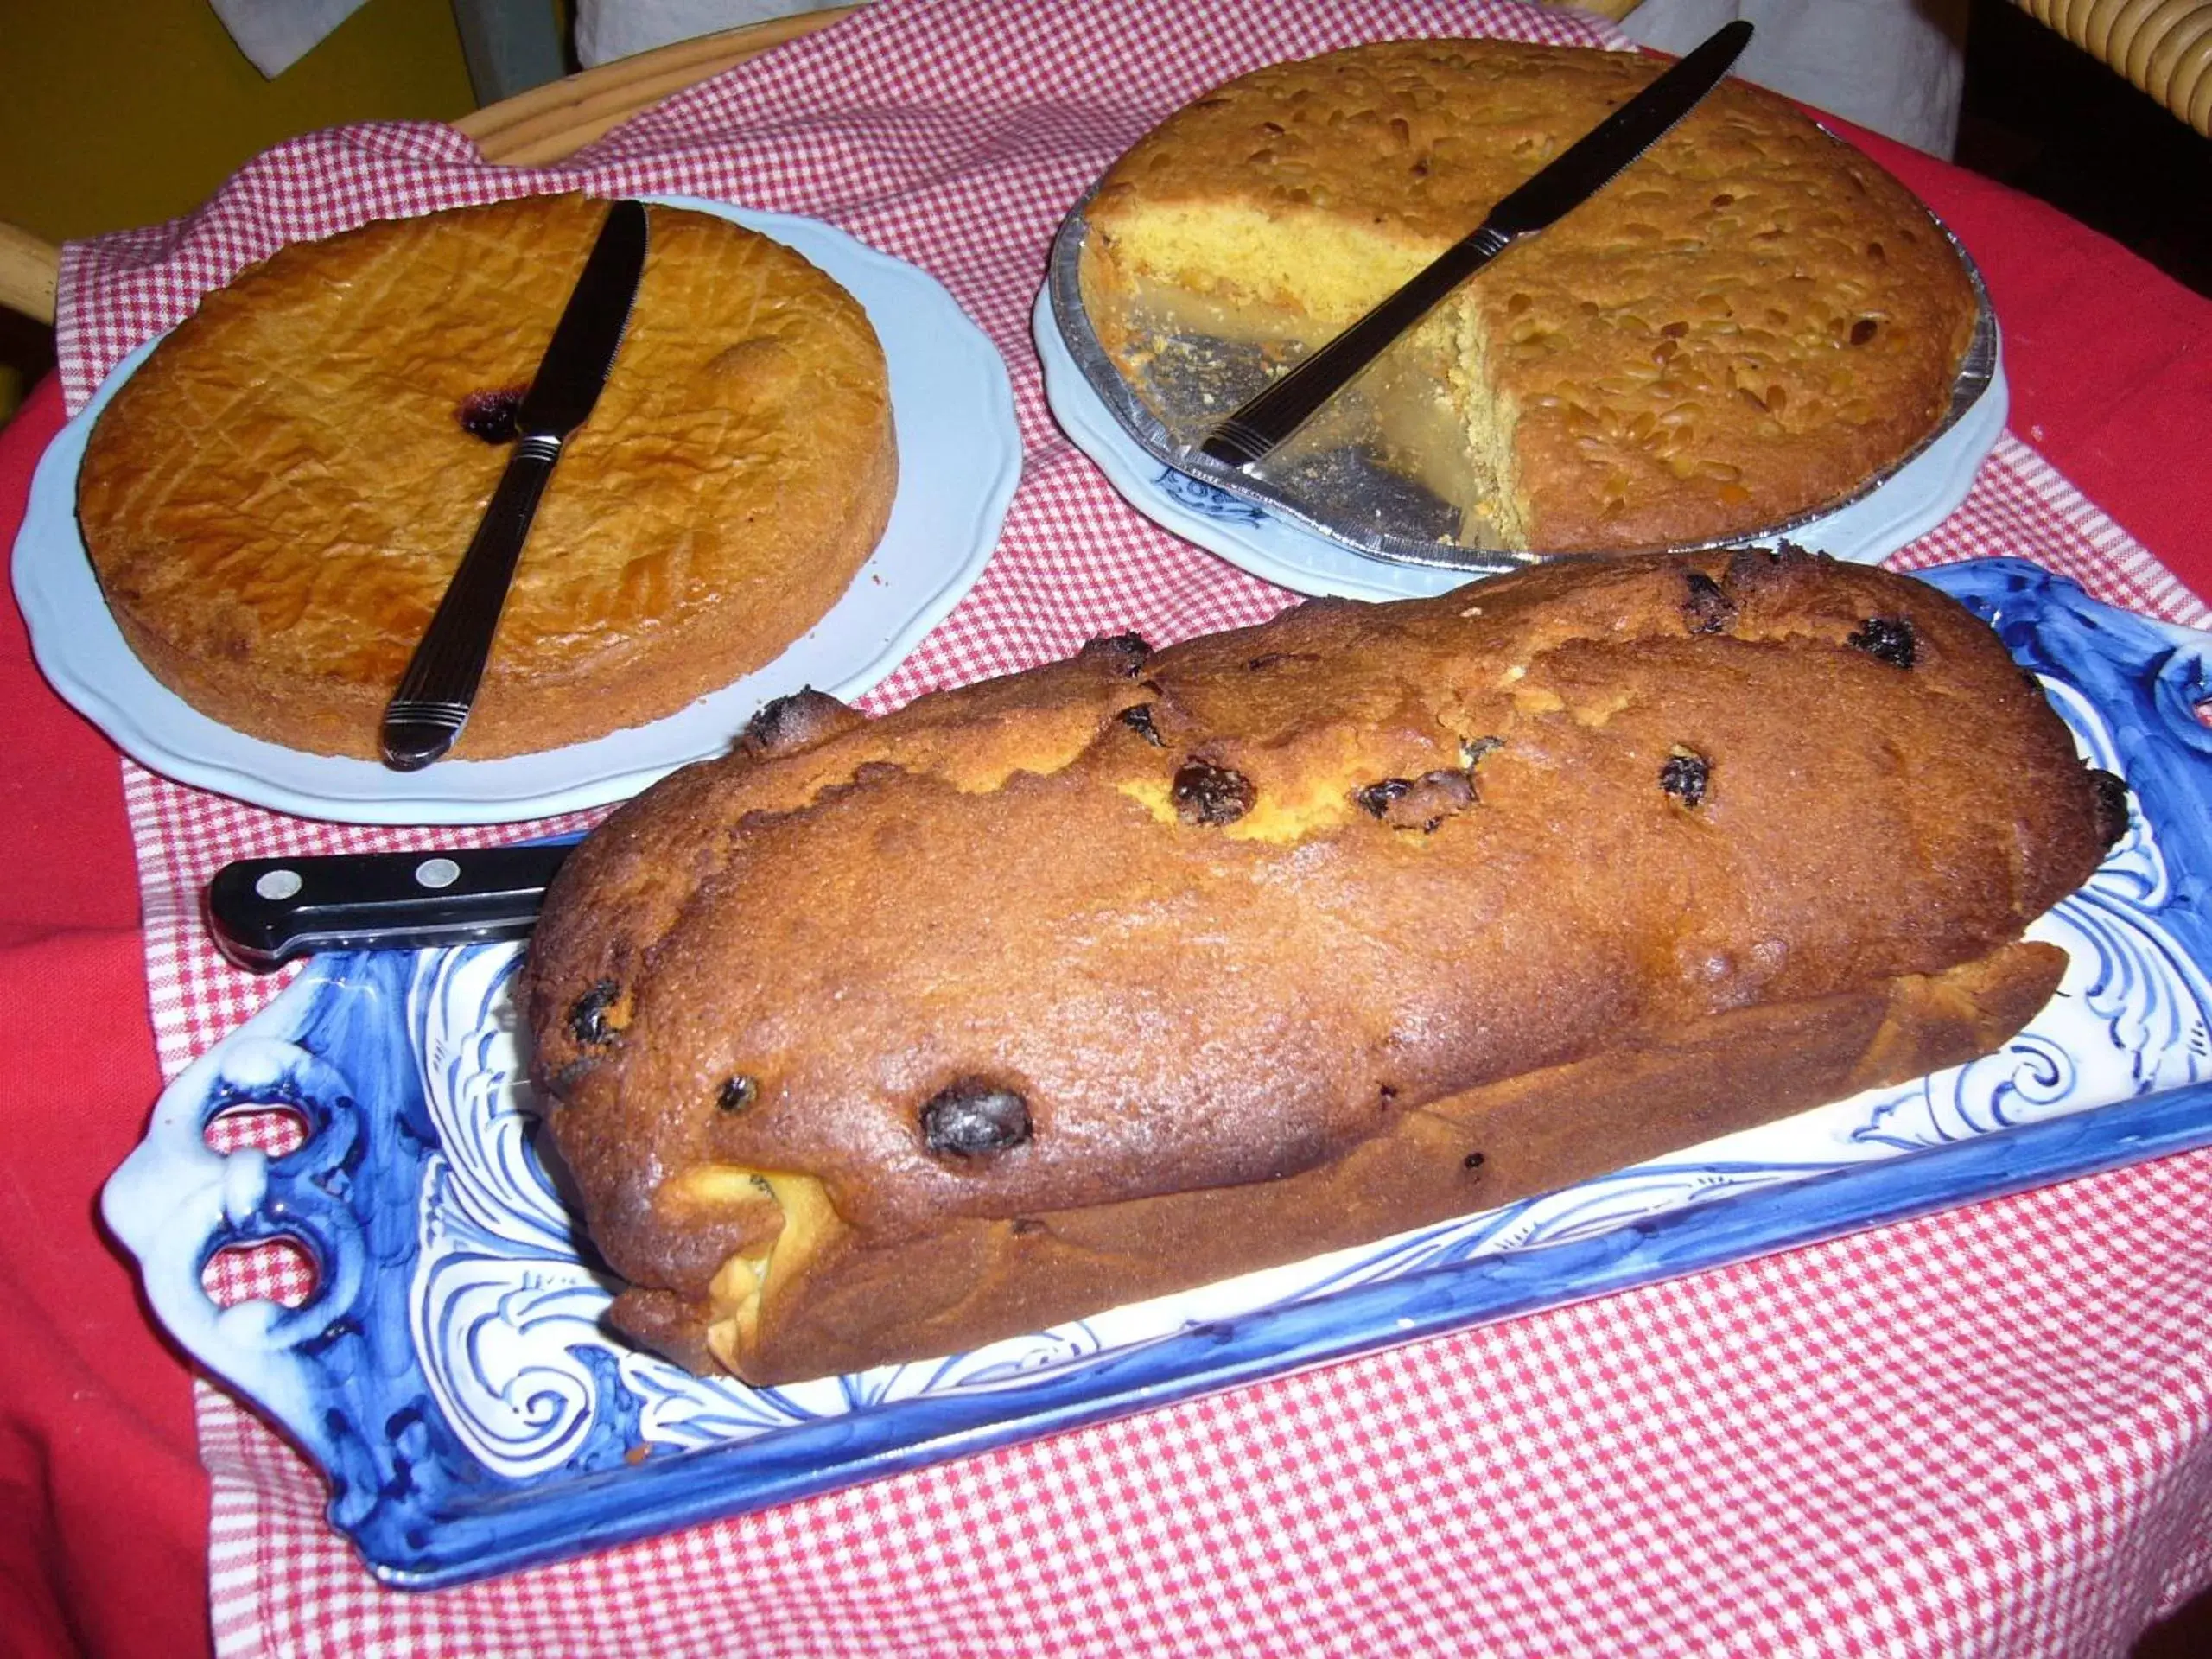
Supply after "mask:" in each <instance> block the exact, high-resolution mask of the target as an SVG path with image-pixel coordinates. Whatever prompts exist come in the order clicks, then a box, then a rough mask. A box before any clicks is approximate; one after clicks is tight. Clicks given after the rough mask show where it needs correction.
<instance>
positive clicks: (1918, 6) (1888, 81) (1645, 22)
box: [1621, 0, 1967, 158]
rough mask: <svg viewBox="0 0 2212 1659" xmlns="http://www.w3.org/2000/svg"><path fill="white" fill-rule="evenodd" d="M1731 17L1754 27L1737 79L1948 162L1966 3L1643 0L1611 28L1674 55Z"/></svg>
mask: <svg viewBox="0 0 2212 1659" xmlns="http://www.w3.org/2000/svg"><path fill="white" fill-rule="evenodd" d="M1735 17H1742V18H1745V19H1746V20H1748V21H1749V22H1750V23H1751V26H1752V28H1753V29H1755V30H1756V31H1757V32H1756V33H1754V34H1753V35H1752V36H1751V44H1750V45H1749V46H1747V47H1746V48H1744V55H1743V56H1742V57H1740V58H1738V59H1737V60H1736V73H1738V74H1739V75H1741V76H1743V77H1744V78H1745V79H1746V80H1754V81H1757V82H1758V84H1759V85H1760V86H1766V87H1770V88H1772V89H1773V90H1774V91H1776V92H1781V93H1783V94H1784V95H1785V96H1787V97H1789V98H1795V99H1802V101H1803V102H1805V103H1807V104H1810V105H1815V107H1816V108H1819V109H1823V110H1827V111H1831V112H1832V113H1834V114H1836V115H1840V116H1841V117H1843V118H1844V119H1846V120H1847V121H1855V122H1857V123H1858V124H1859V125H1860V126H1862V127H1872V129H1873V130H1875V131H1877V132H1880V133H1886V134H1887V135H1888V136H1889V137H1892V138H1896V139H1899V140H1901V141H1903V142H1904V143H1908V144H1910V145H1912V146H1913V147H1914V148H1915V149H1924V150H1926V151H1928V152H1929V154H1930V155H1933V156H1944V157H1946V158H1948V156H1950V154H1951V150H1952V147H1953V145H1954V143H1955V142H1956V140H1957V137H1958V130H1959V89H1960V86H1961V82H1962V81H1963V80H1964V79H1965V76H1966V35H1967V0H1643V4H1642V5H1640V6H1638V7H1637V9H1636V10H1634V11H1631V12H1630V13H1629V15H1628V16H1627V18H1626V20H1625V21H1624V22H1623V23H1622V24H1621V27H1622V28H1623V29H1625V30H1626V31H1627V32H1628V33H1629V34H1630V35H1632V36H1634V37H1635V38H1636V39H1637V40H1638V41H1642V42H1643V44H1644V45H1646V46H1654V47H1657V48H1659V49H1660V50H1662V51H1663V52H1675V53H1681V52H1687V51H1688V49H1689V48H1692V47H1694V46H1695V45H1696V44H1697V43H1698V42H1699V41H1701V40H1703V39H1704V38H1705V37H1706V36H1707V35H1710V34H1711V33H1712V32H1713V30H1714V29H1718V28H1719V27H1720V25H1721V24H1723V23H1725V22H1728V21H1729V20H1730V19H1732V18H1735Z"/></svg>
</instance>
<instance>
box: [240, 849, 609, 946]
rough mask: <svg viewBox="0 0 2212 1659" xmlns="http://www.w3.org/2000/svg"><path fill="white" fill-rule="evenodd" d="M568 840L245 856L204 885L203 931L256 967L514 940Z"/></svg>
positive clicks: (532, 916)
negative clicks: (333, 955)
mask: <svg viewBox="0 0 2212 1659" xmlns="http://www.w3.org/2000/svg"><path fill="white" fill-rule="evenodd" d="M573 845H574V842H541V843H537V844H534V845H531V846H526V847H480V848H474V849H467V850H462V851H452V852H427V853H340V854H334V855H324V856H321V857H313V858H249V859H242V860H240V861H238V862H237V863H234V864H226V865H225V866H223V868H221V869H220V870H218V871H217V872H216V873H215V879H214V880H213V881H211V882H210V883H208V886H207V926H208V931H210V932H212V933H213V935H214V936H215V944H216V946H217V947H218V948H219V950H221V951H222V953H223V954H224V955H225V956H226V957H229V958H230V959H231V960H232V962H234V963H238V966H239V967H241V968H247V969H251V970H252V971H253V972H255V973H257V974H265V973H268V972H270V970H271V969H276V968H278V967H280V966H282V965H283V963H287V962H289V961H290V960H291V959H292V958H293V957H299V956H305V955H307V954H308V953H309V952H311V951H315V950H427V949H430V948H434V947H436V946H442V945H453V944H478V943H481V942H483V941H485V940H488V939H518V938H523V937H524V936H525V935H526V934H528V933H529V931H530V930H531V925H533V924H534V923H536V921H537V910H538V906H539V905H540V904H541V903H542V902H543V899H544V898H545V887H546V884H547V883H548V882H550V880H552V879H553V873H554V872H555V871H556V870H557V869H559V868H561V862H562V861H563V859H565V858H566V857H567V856H568V855H569V849H570V848H571V847H572V846H573Z"/></svg>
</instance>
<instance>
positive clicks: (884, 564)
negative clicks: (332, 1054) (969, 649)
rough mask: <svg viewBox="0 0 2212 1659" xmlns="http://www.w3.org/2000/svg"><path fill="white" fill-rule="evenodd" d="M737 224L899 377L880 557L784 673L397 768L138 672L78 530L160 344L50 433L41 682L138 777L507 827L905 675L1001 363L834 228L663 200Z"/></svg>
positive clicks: (987, 552)
mask: <svg viewBox="0 0 2212 1659" xmlns="http://www.w3.org/2000/svg"><path fill="white" fill-rule="evenodd" d="M647 200H652V201H665V202H669V203H671V204H672V205H674V206H676V207H690V208H695V209H696V210H697V211H699V212H701V213H715V214H719V215H720V216H721V217H722V218H724V219H734V220H736V221H737V222H738V223H739V224H741V225H743V226H746V227H747V228H748V229H750V230H754V231H758V232H760V234H762V235H763V236H766V237H770V238H773V239H774V240H776V241H779V242H781V243H783V244H785V245H786V246H788V247H791V248H793V249H796V250H797V251H798V252H799V253H801V254H803V255H804V256H805V257H807V258H808V259H809V260H810V261H812V262H813V263H814V264H816V265H817V266H819V267H820V268H821V269H822V270H823V271H825V272H826V273H828V274H829V276H831V277H835V278H836V280H837V281H838V282H839V283H842V285H843V286H844V288H845V289H846V290H847V291H848V292H849V293H850V294H851V295H852V296H854V298H855V299H857V300H858V301H859V302H861V305H862V306H863V307H864V308H866V310H867V312H868V321H870V322H871V323H872V324H874V327H875V331H876V335H877V338H878V339H879V340H881V342H882V344H883V354H884V359H885V362H886V365H887V367H888V369H889V372H890V381H891V418H892V424H893V430H894V432H895V433H896V435H897V437H898V442H899V488H898V492H897V494H896V496H895V497H894V499H893V501H892V504H891V517H890V520H889V522H888V523H887V524H886V525H885V527H884V531H883V537H882V539H881V540H880V541H879V542H878V543H876V547H875V551H874V553H872V554H871V555H869V556H868V563H865V564H863V565H862V566H861V569H860V573H859V574H858V575H855V577H854V578H853V582H852V584H851V586H849V588H846V590H845V593H844V594H843V596H842V598H840V599H839V600H838V601H837V602H836V604H835V605H833V606H831V607H830V608H829V613H828V614H826V615H825V616H823V618H822V620H820V621H818V622H817V623H816V624H815V625H814V626H812V627H811V628H810V629H808V630H807V631H806V632H804V634H802V635H800V636H799V638H798V639H795V640H793V641H792V642H791V645H790V646H789V647H788V648H787V649H786V650H785V652H784V653H783V655H782V656H780V657H779V658H777V659H776V660H775V661H774V662H772V663H770V664H767V665H766V666H765V667H763V668H761V669H760V670H758V671H755V672H753V673H751V674H747V675H746V676H745V677H743V678H741V679H739V680H737V681H735V682H734V683H731V684H729V685H727V686H724V687H723V688H722V689H721V690H719V691H715V692H712V693H709V695H708V696H704V697H702V698H700V699H699V700H698V701H697V702H693V703H692V704H690V706H689V707H687V708H684V709H678V710H677V712H676V713H674V714H672V715H668V716H666V717H665V718H664V719H661V720H657V721H652V722H651V723H649V724H647V725H645V726H640V727H636V728H632V729H630V730H627V731H620V732H616V733H613V734H611V735H609V736H607V737H602V738H598V739H595V740H594V741H591V742H588V743H577V744H572V745H570V746H569V747H566V748H560V749H553V750H550V751H548V752H546V753H541V754H519V755H512V756H510V757H508V758H506V759H504V760H447V761H442V762H441V763H440V764H438V765H437V766H429V767H426V768H424V769H423V771H420V772H394V771H392V770H391V768H390V767H388V766H379V765H378V764H377V763H376V762H375V761H373V760H348V759H346V758H345V757H343V756H339V755H327V754H307V753H302V752H300V751H298V750H295V749H288V748H285V747H282V746H281V745H278V744H275V743H270V742H267V741H264V740H262V739H260V738H257V737H248V736H247V735H246V734H245V733H243V732H238V731H233V730H232V728H229V727H227V726H225V725H222V724H221V723H219V721H213V720H211V719H209V718H208V717H207V715H203V714H201V713H200V711H199V710H198V709H194V708H193V707H191V706H190V705H189V704H188V703H187V702H184V701H183V699H181V697H179V696H177V695H176V694H175V692H173V691H171V690H169V689H168V687H167V686H165V685H163V684H162V683H161V682H160V681H158V680H156V678H155V677H153V676H152V675H151V674H149V673H148V672H147V671H146V669H145V666H144V664H142V663H140V662H139V660H138V658H137V657H136V656H135V655H133V654H132V652H131V650H130V646H129V645H126V644H125V643H124V638H123V634H122V632H121V631H120V630H119V629H118V628H117V626H116V625H115V619H114V618H113V617H112V616H111V615H110V614H109V613H108V608H107V605H106V602H105V601H104V600H103V599H102V598H101V596H100V589H99V581H98V580H97V579H96V578H95V577H94V575H93V574H92V563H91V561H90V560H89V559H88V558H87V557H86V552H85V543H84V539H83V537H81V536H80V535H79V531H78V527H77V472H78V468H79V466H80V465H81V463H82V462H83V460H84V454H85V444H86V440H87V439H89V438H90V436H91V435H92V423H93V422H94V421H96V420H97V419H99V412H100V410H102V409H103V408H104V407H105V405H106V403H107V400H108V399H109V398H110V397H113V396H114V395H115V391H116V389H117V388H118V387H119V386H120V385H122V384H123V383H124V381H125V380H127V379H129V378H130V376H131V375H132V374H133V373H135V372H137V368H138V365H140V364H141V363H143V362H144V361H145V359H146V357H147V355H148V353H150V352H151V351H152V350H153V344H152V342H150V341H149V343H147V344H146V345H144V346H140V347H139V348H138V349H137V351H135V352H133V353H131V354H130V356H128V357H126V358H124V359H123V361H122V362H121V363H120V364H118V365H117V366H116V369H115V372H113V373H112V374H111V375H110V376H109V377H108V378H107V379H106V381H105V383H104V384H103V385H101V387H100V389H99V391H98V392H97V393H96V394H95V395H94V396H93V398H92V402H91V404H88V405H87V406H86V408H85V409H84V410H83V411H82V412H80V413H79V415H78V416H76V417H75V418H74V419H73V420H72V421H71V422H70V423H69V424H68V425H67V426H66V427H64V428H62V429H61V430H60V432H59V433H58V434H56V435H55V437H54V442H52V443H51V444H50V445H48V448H47V452H46V454H45V455H44V456H42V457H41V460H40V461H39V465H38V471H37V473H36V474H35V476H34V478H33V480H32V482H31V494H30V502H29V507H28V509H27V510H26V512H25V513H24V517H23V527H22V532H21V533H20V534H19V535H18V536H17V537H16V556H15V584H16V599H17V601H19V602H20V603H21V605H22V611H23V620H25V622H26V623H28V624H29V629H30V638H31V649H32V651H33V652H34V653H35V655H36V657H37V658H38V665H39V668H40V670H41V671H42V672H43V673H44V674H45V675H46V677H47V678H48V680H49V681H51V682H52V683H53V685H54V690H57V691H59V692H60V694H61V695H62V696H63V697H65V698H66V699H67V701H68V702H69V703H70V704H71V705H72V706H73V708H75V709H77V711H78V712H79V714H81V715H84V716H85V717H86V719H87V720H90V721H92V724H94V725H95V726H97V727H99V728H100V729H101V730H102V731H103V732H105V733H106V734H108V736H109V737H111V738H112V739H113V740H114V741H115V742H116V744H117V746H118V747H120V748H121V749H122V750H123V751H124V753H126V754H128V755H130V757H131V758H132V759H133V760H137V762H139V764H141V765H142V766H147V767H149V768H151V769H152V770H153V771H155V772H161V773H162V774H163V775H164V776H166V777H170V778H175V779H179V780H181V781H182V782H184V783H188V784H192V785H197V786H198V787H200V788H201V789H211V790H213V791H217V792H218V793H219V794H224V795H230V796H234V797H235V798H238V799H239V800H242V801H250V802H251V803H253V804H255V805H257V806H265V807H269V808H270V809H272V810H276V811H279V812H289V813H293V814H296V815H297V816H299V817H310V818H329V819H334V820H336V821H338V822H340V823H404V824H425V823H512V822H515V821H518V820H521V819H525V818H537V817H548V816H550V815H551V814H553V813H556V812H566V811H572V810H575V809H577V808H580V807H588V806H599V805H602V804H605V803H607V802H608V801H619V800H622V799H625V798H627V797H629V796H631V795H634V794H636V793H637V792H638V791H639V790H640V789H643V788H644V787H645V785H647V784H650V783H651V782H652V781H653V779H656V778H658V777H659V776H660V775H661V774H662V773H664V772H672V771H674V770H675V769H676V768H677V766H682V765H683V764H684V763H685V762H687V761H690V760H701V759H702V758H704V757H706V756H708V755H711V754H719V753H721V752H722V751H723V750H724V749H726V748H728V747H729V744H730V741H731V740H732V739H733V738H734V737H735V735H736V734H738V733H739V732H740V731H741V730H742V729H744V726H745V722H746V721H747V719H749V718H750V717H751V716H752V715H753V711H754V710H755V709H758V708H760V705H761V704H762V703H764V702H767V701H768V700H769V699H770V698H771V697H777V696H783V695H785V693H787V692H791V691H796V690H798V689H799V688H800V687H801V686H803V685H811V686H814V687H816V688H817V690H824V691H829V692H831V693H833V694H834V695H836V696H841V697H845V698H851V697H854V696H858V695H859V694H860V693H861V692H862V691H865V690H868V688H869V687H870V686H872V685H874V683H876V682H877V681H878V680H880V679H881V678H882V677H884V676H885V675H886V674H887V673H889V672H890V671H892V670H893V668H895V667H897V666H898V664H899V662H900V661H902V660H903V659H904V658H906V656H907V654H908V653H909V652H912V650H913V648H914V647H915V646H916V645H918V644H920V643H921V639H922V636H923V635H924V634H925V633H927V632H929V631H930V629H931V628H932V627H934V626H937V624H938V622H940V621H942V620H944V616H945V615H946V613H948V612H950V610H951V609H952V607H954V606H955V605H956V604H957V603H958V602H959V601H960V598H961V596H962V595H963V594H965V593H966V592H967V591H968V589H969V588H971V587H972V586H974V585H975V582H976V577H977V576H978V575H981V574H982V569H983V565H984V563H985V561H987V560H988V558H989V557H990V556H991V550H992V549H993V548H994V547H995V545H997V543H998V536H999V525H1000V524H1001V522H1002V521H1003V520H1004V519H1005V518H1006V512H1007V505H1008V504H1009V503H1011V502H1012V501H1013V499H1014V485H1015V483H1016V482H1017V481H1018V480H1019V479H1020V474H1021V438H1020V433H1019V432H1018V431H1017V430H1016V429H1015V426H1014V391H1013V387H1012V385H1011V383H1010V382H1009V381H1008V380H1007V372H1006V365H1005V364H1004V363H1003V362H1002V361H1001V359H1000V358H999V354H998V351H997V348H996V347H995V346H993V345H992V344H991V342H990V340H989V339H988V337H986V336H985V334H983V332H982V330H981V329H980V328H978V327H976V325H975V324H974V323H973V322H971V321H969V318H968V315H967V314H966V313H965V312H963V311H962V310H961V308H960V307H959V305H958V304H957V302H955V301H954V300H953V298H952V296H951V295H950V294H948V293H947V292H946V291H945V290H944V288H943V286H942V285H940V284H939V283H938V281H937V280H936V279H935V278H934V277H931V276H930V275H929V274H928V273H927V272H925V271H922V270H917V269H916V268H915V267H914V266H912V265H910V264H906V263H905V262H904V261H902V260H899V259H893V258H892V257H890V256H889V255H887V254H883V253H878V252H877V251H875V250H874V249H873V248H871V247H869V246H868V245H866V244H864V243H861V242H857V241H855V240H854V239H853V238H851V237H849V236H848V235H846V234H845V232H842V231H841V230H838V229H837V228H836V226H830V225H825V224H823V223H822V222H820V221H819V220H817V219H796V218H793V217H791V215H790V214H787V213H756V212H753V211H752V210H750V209H747V208H740V207H731V206H729V205H728V203H726V202H718V201H708V200H702V199H701V198H699V197H696V196H652V197H648V198H647Z"/></svg>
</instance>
